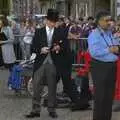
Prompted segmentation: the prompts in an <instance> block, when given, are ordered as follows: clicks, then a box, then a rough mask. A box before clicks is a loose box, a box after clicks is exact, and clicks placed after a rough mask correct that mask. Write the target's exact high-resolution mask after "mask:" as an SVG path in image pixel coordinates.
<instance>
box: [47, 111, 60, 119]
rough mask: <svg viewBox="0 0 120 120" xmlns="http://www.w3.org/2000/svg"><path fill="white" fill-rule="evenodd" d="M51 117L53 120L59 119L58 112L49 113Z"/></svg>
mask: <svg viewBox="0 0 120 120" xmlns="http://www.w3.org/2000/svg"><path fill="white" fill-rule="evenodd" d="M49 116H50V117H51V118H57V117H58V115H57V113H56V112H49Z"/></svg>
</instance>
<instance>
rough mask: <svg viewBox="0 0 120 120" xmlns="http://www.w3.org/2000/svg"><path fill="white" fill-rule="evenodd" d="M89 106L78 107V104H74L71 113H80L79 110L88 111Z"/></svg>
mask: <svg viewBox="0 0 120 120" xmlns="http://www.w3.org/2000/svg"><path fill="white" fill-rule="evenodd" d="M89 106H90V105H89V104H83V105H77V104H74V105H72V106H71V108H70V109H71V111H73V112H74V111H78V110H88V108H89Z"/></svg>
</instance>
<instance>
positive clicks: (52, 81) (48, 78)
mask: <svg viewBox="0 0 120 120" xmlns="http://www.w3.org/2000/svg"><path fill="white" fill-rule="evenodd" d="M46 83H47V85H48V112H55V105H56V68H55V66H54V64H49V63H45V64H43V65H41V67H40V68H39V69H38V70H37V71H36V72H35V73H34V76H33V99H32V112H36V113H39V112H40V110H41V103H40V102H41V94H42V91H43V88H44V85H45V84H46Z"/></svg>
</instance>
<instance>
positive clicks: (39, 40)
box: [31, 27, 72, 72]
mask: <svg viewBox="0 0 120 120" xmlns="http://www.w3.org/2000/svg"><path fill="white" fill-rule="evenodd" d="M54 44H59V45H60V47H61V50H60V52H59V53H58V54H56V52H51V57H52V60H53V63H54V64H55V66H56V69H57V70H59V71H60V70H63V69H69V68H70V67H71V65H72V62H71V51H70V45H69V41H68V40H67V39H66V35H65V33H64V31H63V30H62V29H60V28H55V29H54V33H53V37H52V46H53V45H54ZM47 46H48V43H47V33H46V28H45V27H43V28H40V29H37V30H36V32H35V36H34V39H33V43H32V47H31V52H32V53H36V55H37V56H36V59H35V63H34V72H35V71H36V70H37V69H39V67H40V66H41V65H42V64H43V62H44V60H45V58H46V56H47V55H45V54H40V52H41V48H42V47H47Z"/></svg>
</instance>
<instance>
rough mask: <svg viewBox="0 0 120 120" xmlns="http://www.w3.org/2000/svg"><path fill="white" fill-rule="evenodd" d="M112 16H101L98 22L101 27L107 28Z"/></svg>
mask: <svg viewBox="0 0 120 120" xmlns="http://www.w3.org/2000/svg"><path fill="white" fill-rule="evenodd" d="M110 18H111V17H110V16H104V17H101V18H100V20H99V22H98V23H99V25H100V27H101V28H103V29H105V30H107V29H108V28H109V27H110Z"/></svg>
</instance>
